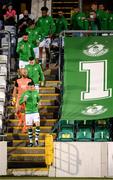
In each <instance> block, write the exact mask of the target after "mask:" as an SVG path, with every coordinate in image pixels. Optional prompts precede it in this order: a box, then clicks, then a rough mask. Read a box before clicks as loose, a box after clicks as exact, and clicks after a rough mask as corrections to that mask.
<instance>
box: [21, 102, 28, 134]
mask: <svg viewBox="0 0 113 180" xmlns="http://www.w3.org/2000/svg"><path fill="white" fill-rule="evenodd" d="M21 110H22V112H23V114H22V120H23V128H22V132H23V133H26V132H27V129H28V127H27V125H26V121H25V104H22V107H21Z"/></svg>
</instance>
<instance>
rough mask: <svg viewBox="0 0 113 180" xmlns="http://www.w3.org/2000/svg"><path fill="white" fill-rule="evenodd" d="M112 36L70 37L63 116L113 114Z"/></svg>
mask: <svg viewBox="0 0 113 180" xmlns="http://www.w3.org/2000/svg"><path fill="white" fill-rule="evenodd" d="M112 94H113V37H112V36H109V37H108V36H106V37H102V36H92V37H67V38H65V46H64V94H63V102H62V113H61V119H63V120H95V119H104V118H110V117H113V95H112Z"/></svg>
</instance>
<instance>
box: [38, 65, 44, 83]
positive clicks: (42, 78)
mask: <svg viewBox="0 0 113 180" xmlns="http://www.w3.org/2000/svg"><path fill="white" fill-rule="evenodd" d="M39 74H40V81H44V80H45V78H44V73H43V71H42V68H41V66H40V64H39Z"/></svg>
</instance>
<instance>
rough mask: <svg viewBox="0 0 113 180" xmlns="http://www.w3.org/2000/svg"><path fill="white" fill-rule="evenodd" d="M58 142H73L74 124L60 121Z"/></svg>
mask: <svg viewBox="0 0 113 180" xmlns="http://www.w3.org/2000/svg"><path fill="white" fill-rule="evenodd" d="M57 140H58V141H65V142H69V141H74V122H71V121H68V120H61V121H60V122H59V131H58V138H57Z"/></svg>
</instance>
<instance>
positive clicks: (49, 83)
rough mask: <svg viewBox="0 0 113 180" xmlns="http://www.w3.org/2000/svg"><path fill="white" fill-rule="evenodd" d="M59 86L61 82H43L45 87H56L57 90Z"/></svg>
mask: <svg viewBox="0 0 113 180" xmlns="http://www.w3.org/2000/svg"><path fill="white" fill-rule="evenodd" d="M12 82H13V84H12V87H13V86H14V83H15V81H12ZM60 85H61V81H52V80H51V81H46V82H45V87H56V88H57V87H58V88H59V86H60Z"/></svg>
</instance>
